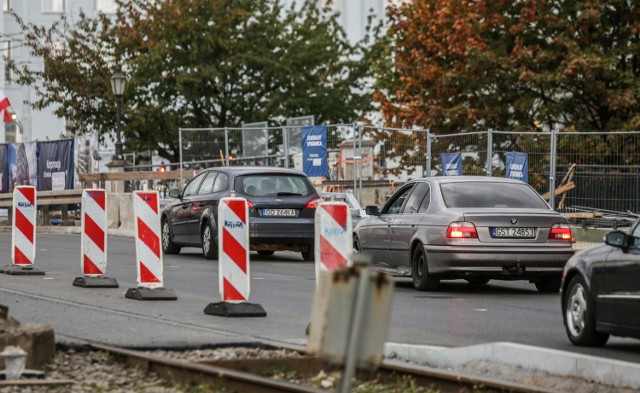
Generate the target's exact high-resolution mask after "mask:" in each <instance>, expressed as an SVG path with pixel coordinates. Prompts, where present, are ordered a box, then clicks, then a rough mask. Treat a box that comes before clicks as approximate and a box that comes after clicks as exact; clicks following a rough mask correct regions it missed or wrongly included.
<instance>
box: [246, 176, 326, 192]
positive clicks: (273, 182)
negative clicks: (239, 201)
mask: <svg viewBox="0 0 640 393" xmlns="http://www.w3.org/2000/svg"><path fill="white" fill-rule="evenodd" d="M236 191H237V192H240V193H243V194H246V195H250V196H263V195H269V196H307V195H310V194H311V193H313V188H312V186H311V184H310V183H309V181H308V180H307V178H306V177H304V176H298V175H289V174H264V175H262V174H260V175H246V176H240V177H238V179H237V180H236Z"/></svg>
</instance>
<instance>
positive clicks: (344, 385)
mask: <svg viewBox="0 0 640 393" xmlns="http://www.w3.org/2000/svg"><path fill="white" fill-rule="evenodd" d="M369 272H370V270H369V268H367V267H365V268H362V270H361V271H360V281H358V292H357V297H356V301H355V309H354V310H353V314H352V315H353V319H352V320H351V323H350V329H349V340H348V341H347V353H346V359H345V367H344V372H343V374H342V381H341V383H340V390H339V392H340V393H348V392H350V391H351V380H352V379H353V374H355V371H356V356H357V355H358V350H359V347H360V340H359V337H360V332H361V331H362V329H363V326H362V323H363V321H364V312H365V306H366V303H367V298H366V297H367V291H368V290H369V281H370V273H369Z"/></svg>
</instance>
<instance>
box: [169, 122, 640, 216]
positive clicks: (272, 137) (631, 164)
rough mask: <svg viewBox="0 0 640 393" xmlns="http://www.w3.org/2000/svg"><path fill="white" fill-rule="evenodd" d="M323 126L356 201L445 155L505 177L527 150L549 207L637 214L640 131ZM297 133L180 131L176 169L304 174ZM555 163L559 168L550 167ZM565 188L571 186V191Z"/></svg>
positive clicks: (330, 155) (433, 165)
mask: <svg viewBox="0 0 640 393" xmlns="http://www.w3.org/2000/svg"><path fill="white" fill-rule="evenodd" d="M326 128H327V161H328V166H329V173H328V176H327V179H326V180H328V181H354V183H353V184H354V188H360V190H357V189H356V190H355V192H356V194H359V195H362V189H361V187H362V186H361V184H362V180H365V181H367V180H373V181H380V180H384V181H389V182H404V181H407V180H410V179H414V178H418V177H422V176H427V175H431V176H439V175H442V167H441V159H440V156H441V154H443V153H454V152H460V153H461V156H462V164H463V174H464V175H492V176H499V177H504V176H506V155H507V153H508V152H525V153H527V154H528V162H529V166H528V181H529V184H531V186H533V187H534V188H535V189H536V190H537V191H538V192H539V193H541V194H544V193H546V192H548V191H550V188H553V189H554V190H555V189H557V191H558V193H557V194H556V198H555V199H554V200H553V202H554V206H557V208H558V209H559V210H561V211H564V212H590V211H593V210H596V209H597V210H599V211H600V212H601V213H602V212H604V213H603V214H605V217H606V215H607V214H608V215H609V216H611V214H614V213H626V212H636V213H637V212H640V132H637V131H634V132H610V133H598V132H556V133H554V134H552V133H549V132H509V131H483V132H468V133H457V134H448V135H442V134H436V133H434V132H429V131H427V130H406V129H393V128H382V127H372V126H365V127H362V126H353V125H328V126H326ZM294 129H295V130H294ZM298 134H299V135H298ZM287 135H288V137H286V136H287ZM301 135H302V126H299V127H298V126H286V127H259V128H255V129H247V128H246V127H245V128H227V129H224V128H218V129H181V130H180V142H181V165H182V167H183V168H185V169H187V170H189V169H193V170H194V171H197V170H199V169H202V168H205V167H211V166H220V165H258V166H279V167H290V168H296V169H300V170H302V169H303V162H302V147H301V146H299V144H300V143H301V142H296V140H297V139H296V138H298V136H300V137H301ZM554 138H555V144H554ZM298 139H299V138H298ZM553 146H556V149H555V151H554V150H553ZM488 157H491V159H490V160H488ZM488 162H490V164H489V165H490V166H488ZM554 162H555V163H556V166H555V167H552V165H553V163H554ZM572 168H573V169H572ZM552 170H553V171H552ZM551 176H554V177H555V182H554V184H550V183H549V179H550V177H551ZM356 180H359V181H360V183H359V184H360V185H358V183H356V182H355V181H356ZM567 183H572V185H571V186H572V187H573V188H571V187H570V188H569V190H568V191H567V190H566V188H567V187H566V184H567ZM552 186H553V187H552ZM563 186H565V187H564V188H563ZM611 212H613V213H611ZM599 217H602V215H599ZM629 217H631V218H629ZM632 218H634V216H628V217H626V218H624V219H621V222H622V221H625V220H626V221H628V220H630V219H632Z"/></svg>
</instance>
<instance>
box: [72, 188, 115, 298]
mask: <svg viewBox="0 0 640 393" xmlns="http://www.w3.org/2000/svg"><path fill="white" fill-rule="evenodd" d="M80 258H81V259H80V261H81V268H82V274H83V276H82V277H76V278H75V280H73V285H74V286H76V287H83V288H118V282H117V281H116V279H115V278H110V277H105V276H104V274H105V273H106V271H107V192H106V191H105V190H84V191H83V192H82V234H81V237H80Z"/></svg>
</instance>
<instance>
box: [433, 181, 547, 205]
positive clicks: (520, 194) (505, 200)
mask: <svg viewBox="0 0 640 393" xmlns="http://www.w3.org/2000/svg"><path fill="white" fill-rule="evenodd" d="M440 189H441V190H442V197H443V198H444V203H445V204H446V205H447V207H450V208H456V207H459V208H464V207H498V208H532V209H549V206H548V205H547V204H546V203H545V202H544V200H543V199H542V197H541V196H540V195H538V193H537V192H535V190H533V189H532V188H531V187H529V186H528V185H527V184H524V183H522V184H515V183H493V182H468V183H446V184H440Z"/></svg>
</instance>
